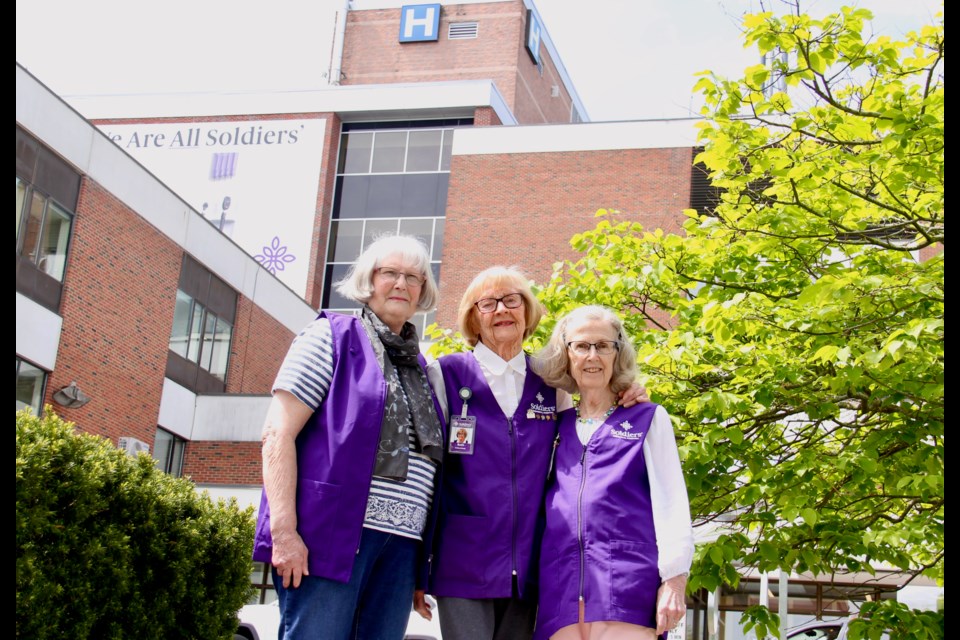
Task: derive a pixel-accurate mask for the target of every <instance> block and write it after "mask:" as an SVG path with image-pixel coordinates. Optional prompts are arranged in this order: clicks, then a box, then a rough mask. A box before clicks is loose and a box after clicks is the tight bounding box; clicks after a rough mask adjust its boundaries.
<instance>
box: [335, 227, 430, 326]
mask: <svg viewBox="0 0 960 640" xmlns="http://www.w3.org/2000/svg"><path fill="white" fill-rule="evenodd" d="M392 255H399V256H401V258H402V259H403V261H404V262H406V263H409V264H411V265H413V266H414V267H415V268H416V269H417V271H419V272H420V274H421V275H422V276H423V279H424V280H423V286H422V287H421V288H420V299H419V300H418V301H417V309H419V310H420V311H430V310H432V309H433V308H434V307H435V306H436V305H437V300H438V299H439V297H440V292H439V289H438V288H437V281H436V279H434V277H433V270H432V269H431V268H430V250H429V249H427V246H426V245H425V244H423V241H421V240H420V239H419V238H417V237H415V236H408V235H403V234H393V235H389V236H381V237H379V238H377V239H376V240H374V241H373V242H372V243H371V244H370V246H368V247H367V248H366V249H364V251H363V253H361V254H360V257H359V258H357V261H356V262H354V263H353V264H352V265H350V270H349V271H348V272H347V275H345V276H344V277H343V279H342V280H340V281H339V282H337V284H336V288H337V292H338V293H339V294H340V295H342V296H343V297H344V298H349V299H350V300H354V301H355V302H359V303H361V304H366V303H367V302H368V301H369V300H370V298H371V296H373V273H374V271H376V269H377V267H379V266H380V262H381V261H382V260H384V259H386V258H387V257H388V256H392Z"/></svg>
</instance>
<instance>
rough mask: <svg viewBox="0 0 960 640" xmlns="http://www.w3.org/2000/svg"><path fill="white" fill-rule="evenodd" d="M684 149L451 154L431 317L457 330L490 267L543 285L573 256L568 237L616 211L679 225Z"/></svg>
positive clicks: (684, 196)
mask: <svg viewBox="0 0 960 640" xmlns="http://www.w3.org/2000/svg"><path fill="white" fill-rule="evenodd" d="M691 167H692V155H691V150H690V149H689V148H676V149H631V150H624V151H588V152H569V153H536V154H502V155H471V156H466V155H465V156H454V157H453V164H452V170H451V179H450V192H449V195H448V199H447V221H446V232H445V237H444V246H443V264H444V268H443V269H442V270H441V282H440V288H441V300H440V306H439V309H438V314H437V322H438V323H439V324H440V325H441V326H444V327H447V328H454V327H455V326H456V308H457V305H458V303H459V301H460V296H461V295H462V294H463V291H464V290H465V289H466V287H467V285H468V284H469V283H470V280H472V279H473V277H474V276H475V275H476V274H477V273H478V272H479V271H481V270H482V269H485V268H486V267H490V266H493V265H497V264H502V265H508V266H509V265H516V266H519V267H520V268H521V269H523V270H524V271H525V272H526V273H527V274H528V275H529V276H530V277H531V278H533V279H534V280H536V281H537V282H545V281H546V280H547V279H548V278H549V276H550V273H551V271H552V265H553V263H554V262H555V261H557V260H562V259H570V258H575V257H576V256H575V254H574V252H573V250H572V249H571V248H570V244H569V241H570V238H571V237H572V236H573V234H575V233H577V232H580V231H584V230H587V229H592V228H593V227H594V226H596V222H597V221H596V219H595V218H594V214H595V213H596V211H597V209H600V208H606V209H617V210H619V211H621V212H622V216H623V217H624V218H628V219H631V220H636V221H638V222H640V223H641V224H643V225H644V227H645V228H648V229H655V228H658V227H659V228H662V229H664V230H667V231H673V232H676V231H679V230H680V224H681V222H682V220H683V217H682V214H681V212H682V210H683V209H684V208H686V207H688V206H689V201H690V170H691Z"/></svg>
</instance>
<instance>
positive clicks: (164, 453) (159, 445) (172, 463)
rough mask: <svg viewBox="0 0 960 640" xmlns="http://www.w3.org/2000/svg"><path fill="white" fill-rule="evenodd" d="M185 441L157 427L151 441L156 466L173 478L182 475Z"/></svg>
mask: <svg viewBox="0 0 960 640" xmlns="http://www.w3.org/2000/svg"><path fill="white" fill-rule="evenodd" d="M186 444H187V441H186V440H184V439H183V438H181V437H179V436H176V435H174V434H172V433H170V432H169V431H166V430H165V429H157V437H156V439H155V440H154V442H153V459H154V460H156V461H157V468H158V469H160V470H161V471H164V472H165V473H169V474H170V475H172V476H174V477H175V478H179V477H180V476H182V475H183V450H184V448H185V447H186Z"/></svg>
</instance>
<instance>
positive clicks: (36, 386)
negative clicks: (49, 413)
mask: <svg viewBox="0 0 960 640" xmlns="http://www.w3.org/2000/svg"><path fill="white" fill-rule="evenodd" d="M46 383H47V374H46V372H44V371H43V370H42V369H38V368H37V367H35V366H33V365H32V364H30V363H29V362H27V361H26V360H21V359H20V358H17V411H20V410H21V409H25V408H26V407H30V408H32V409H33V415H35V416H39V415H40V410H41V409H43V392H44V387H45V386H46Z"/></svg>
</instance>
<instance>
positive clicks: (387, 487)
mask: <svg viewBox="0 0 960 640" xmlns="http://www.w3.org/2000/svg"><path fill="white" fill-rule="evenodd" d="M337 290H338V291H339V292H340V294H341V295H343V296H344V297H346V298H349V299H351V300H354V301H356V302H358V303H360V304H362V305H363V308H362V311H361V313H360V316H359V317H356V316H352V315H343V314H338V313H331V312H326V311H324V312H321V313H320V315H319V316H318V317H317V319H316V320H315V321H313V322H312V323H311V324H310V325H309V326H308V327H307V328H306V329H304V331H303V332H301V333H300V335H298V336H297V337H296V338H295V339H294V341H293V344H292V345H291V347H290V350H289V352H288V353H287V356H286V358H285V360H284V362H283V365H282V366H281V368H280V372H279V373H278V374H277V379H276V382H275V383H274V387H273V394H274V395H273V400H272V402H271V403H270V408H269V410H268V412H267V418H266V422H265V424H264V428H263V481H264V491H263V497H262V498H261V503H260V512H259V518H258V522H257V533H256V539H255V545H254V556H253V557H254V560H257V561H261V562H270V563H271V564H272V565H273V580H274V585H275V586H276V589H277V595H278V599H279V603H280V613H281V620H280V633H279V637H280V638H282V639H283V640H298V639H300V638H304V639H306V638H309V639H311V640H316V639H330V640H347V639H354V638H367V639H371V640H381V639H382V640H401V639H402V638H403V635H404V631H405V629H406V626H407V621H408V619H409V613H410V603H411V601H412V599H413V591H414V582H415V571H416V566H417V559H418V554H419V553H420V551H421V540H422V537H423V534H424V531H425V529H426V523H427V520H428V514H429V512H430V509H431V505H432V498H433V490H434V481H435V476H436V473H437V468H438V465H439V463H440V461H441V459H442V454H443V446H444V441H443V430H442V426H441V425H442V422H441V418H440V416H439V405H437V404H436V401H435V398H434V396H433V393H432V391H431V389H430V386H429V384H428V382H427V377H426V371H425V366H426V361H425V360H424V359H423V357H422V356H421V355H420V352H419V344H420V340H419V337H418V336H417V331H416V329H415V328H414V326H413V324H411V323H410V322H409V320H410V318H411V317H412V316H413V315H414V313H416V312H417V311H427V310H430V309H432V308H433V307H434V304H435V302H436V299H437V285H436V282H435V281H434V277H433V274H432V272H431V270H430V254H429V251H428V250H427V248H426V247H425V246H424V245H423V243H422V242H420V241H419V240H417V239H416V238H413V237H410V236H389V237H386V238H381V239H379V240H377V241H375V242H373V243H372V244H371V245H370V246H369V247H367V249H366V250H364V252H363V253H362V254H361V256H360V258H359V259H358V260H357V262H356V263H355V264H354V265H353V266H352V267H351V270H350V272H349V273H348V274H347V276H346V278H344V279H343V280H342V281H341V282H340V283H339V284H338V285H337Z"/></svg>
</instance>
